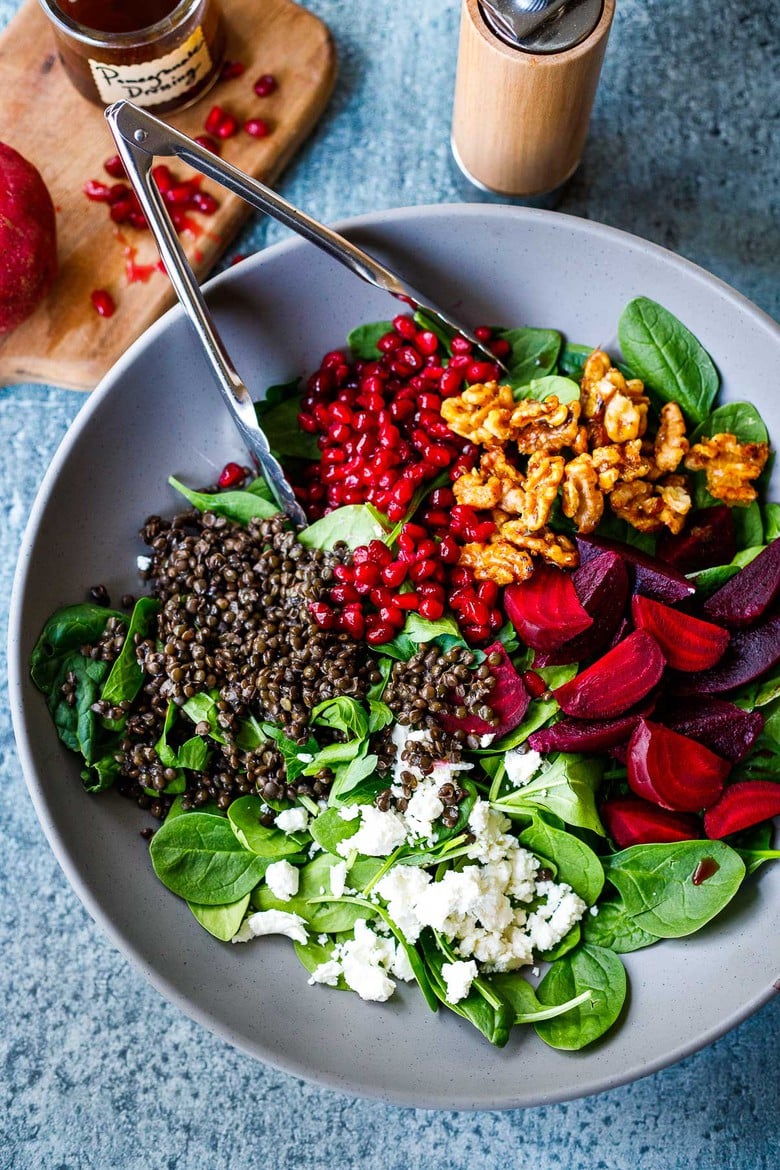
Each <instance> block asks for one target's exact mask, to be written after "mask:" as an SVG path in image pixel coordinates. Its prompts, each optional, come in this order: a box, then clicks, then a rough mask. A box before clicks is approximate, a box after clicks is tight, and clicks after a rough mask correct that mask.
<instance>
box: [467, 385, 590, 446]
mask: <svg viewBox="0 0 780 1170" xmlns="http://www.w3.org/2000/svg"><path fill="white" fill-rule="evenodd" d="M445 401H446V399H445ZM579 422H580V404H579V402H559V401H558V398H557V396H556V395H555V394H551V395H550V396H549V398H545V399H544V401H543V402H536V401H535V400H534V399H533V398H524V399H522V400H521V401H520V402H518V403H517V405H516V406H515V409H514V410H513V411H512V418H511V428H510V436H509V437H510V438H511V439H512V440H514V441H515V442H516V443H517V449H518V451H519V452H520V454H521V455H532V454H533V453H534V451H547V452H553V451H560V450H561V448H562V447H570V446H571V445H572V443H573V442H575V440H576V439H577V436H578V432H579Z"/></svg>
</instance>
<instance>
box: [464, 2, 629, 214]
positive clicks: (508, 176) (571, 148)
mask: <svg viewBox="0 0 780 1170" xmlns="http://www.w3.org/2000/svg"><path fill="white" fill-rule="evenodd" d="M614 12H615V0H604V8H603V11H602V14H601V19H600V20H599V23H598V24H597V26H596V28H595V29H594V30H593V32H592V33H591V34H590V36H589V37H587V38H586V39H585V40H584V41H582V42H581V44H579V45H575V46H574V48H573V49H569V50H568V51H567V52H564V53H553V54H534V53H524V52H522V51H520V50H518V49H513V48H512V47H511V46H510V45H507V44H505V43H504V42H503V41H502V40H500V39H499V38H498V37H496V36H495V35H494V34H493V33H492V32H491V31H490V29H489V28H488V27H487V25H486V24H485V22H484V20H483V19H482V16H481V14H480V11H479V3H478V0H463V11H462V16H461V28H460V47H459V52H458V70H457V78H456V82H455V103H454V109H453V120H452V145H453V150H454V152H455V155H456V158H457V159H458V161H459V163H460V164H461V166H462V167H463V169H464V170H465V171H466V173H467V174H468V175H469V177H470V178H471V179H473V180H476V182H477V183H479V184H480V185H482V186H483V187H487V188H488V189H489V190H491V191H496V192H499V193H500V194H502V195H525V196H533V195H540V194H543V193H544V192H547V191H551V190H553V189H554V188H555V187H558V186H559V185H560V184H561V183H563V182H565V180H566V179H568V178H569V176H570V175H571V174H572V172H573V171H574V170H575V169H576V167H577V164H578V163H579V161H580V158H581V156H582V151H583V148H584V146H585V139H586V137H587V134H588V123H589V122H590V113H591V109H592V108H593V100H594V98H595V96H596V87H597V85H598V80H599V73H600V71H601V62H602V60H603V58H604V52H605V50H606V47H607V37H608V35H609V29H610V26H611V24H612V17H613V15H614Z"/></svg>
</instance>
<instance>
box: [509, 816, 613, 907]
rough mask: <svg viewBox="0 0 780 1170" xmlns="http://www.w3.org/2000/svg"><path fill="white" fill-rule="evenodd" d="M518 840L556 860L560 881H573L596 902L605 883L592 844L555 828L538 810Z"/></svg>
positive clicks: (590, 902) (574, 886) (591, 902)
mask: <svg viewBox="0 0 780 1170" xmlns="http://www.w3.org/2000/svg"><path fill="white" fill-rule="evenodd" d="M518 840H519V841H520V844H521V845H523V846H525V848H526V849H528V850H529V851H530V852H531V853H533V854H534V855H535V856H536V857H539V858H541V859H543V860H544V861H551V862H552V863H553V864H554V866H555V868H556V870H557V874H558V878H557V880H558V881H559V882H566V883H567V884H568V885H570V886H571V888H572V889H573V890H574V892H575V894H579V896H580V897H581V898H582V899H583V901H585V902H587V903H588V905H589V906H594V905H595V904H596V902H597V900H598V898H599V895H600V894H601V891H602V889H603V887H604V867H603V865H602V864H601V861H600V860H599V858H598V857H597V855H596V854H595V853H594V852H593V850H592V849H591V848H590V846H589V845H586V844H585V842H584V841H580V839H579V837H575V836H574V834H573V833H568V832H565V831H562V830H560V829H555V828H553V826H552V825H549V824H547V822H546V821H545V819H544V817H542V816H540V815H539V814H537V813H533V814H532V815H531V823H530V825H529V826H528V827H527V828H525V829H523V831H522V833H520V834H519V836H518Z"/></svg>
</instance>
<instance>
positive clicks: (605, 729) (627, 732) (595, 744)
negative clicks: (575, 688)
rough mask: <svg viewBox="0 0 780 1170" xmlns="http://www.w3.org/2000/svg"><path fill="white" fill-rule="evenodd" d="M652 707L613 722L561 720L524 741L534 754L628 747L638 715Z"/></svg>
mask: <svg viewBox="0 0 780 1170" xmlns="http://www.w3.org/2000/svg"><path fill="white" fill-rule="evenodd" d="M654 705H655V704H654V703H652V702H648V703H643V704H642V708H641V710H640V711H635V712H634V713H633V714H632V715H619V716H618V717H617V719H570V718H568V717H564V718H563V719H560V720H559V721H558V722H557V723H553V725H552V726H551V727H543V728H542V729H541V731H535V732H534V733H533V735H530V736H529V737H528V744H529V746H530V747H532V748H533V749H534V751H536V752H605V751H608V750H609V749H610V748H613V747H616V746H617V745H618V744H621V743H628V741H629V739H630V738H631V734H632V732H633V730H634V728H635V727H636V725H637V723H638V722H639V719H640V717H641V716H642V715H649V714H650V712H651V711H652V709H653V707H654Z"/></svg>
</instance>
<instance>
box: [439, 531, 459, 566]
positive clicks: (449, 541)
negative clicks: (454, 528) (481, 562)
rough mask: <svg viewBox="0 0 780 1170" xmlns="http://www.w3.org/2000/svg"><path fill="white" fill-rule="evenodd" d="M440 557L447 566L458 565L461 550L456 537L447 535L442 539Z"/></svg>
mask: <svg viewBox="0 0 780 1170" xmlns="http://www.w3.org/2000/svg"><path fill="white" fill-rule="evenodd" d="M439 556H440V558H441V559H442V560H443V561H444V563H445V564H447V565H454V564H457V561H458V557H459V556H460V548H459V546H458V544H457V541H456V540H455V537H454V536H450V535H447V536H444V537H442V541H441V544H440V545H439Z"/></svg>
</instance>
